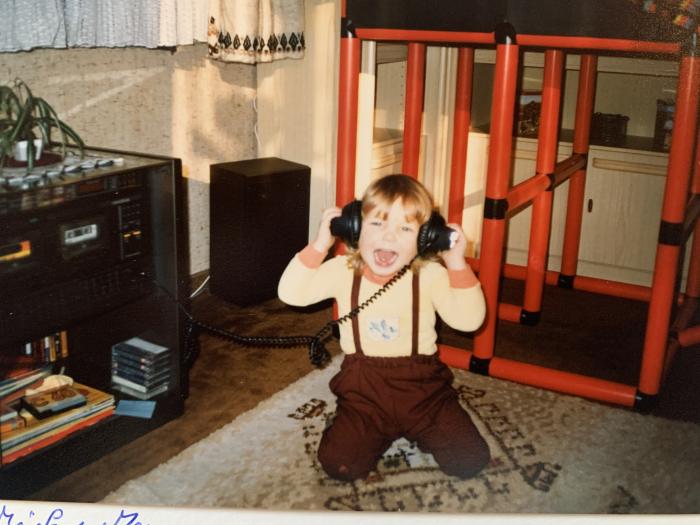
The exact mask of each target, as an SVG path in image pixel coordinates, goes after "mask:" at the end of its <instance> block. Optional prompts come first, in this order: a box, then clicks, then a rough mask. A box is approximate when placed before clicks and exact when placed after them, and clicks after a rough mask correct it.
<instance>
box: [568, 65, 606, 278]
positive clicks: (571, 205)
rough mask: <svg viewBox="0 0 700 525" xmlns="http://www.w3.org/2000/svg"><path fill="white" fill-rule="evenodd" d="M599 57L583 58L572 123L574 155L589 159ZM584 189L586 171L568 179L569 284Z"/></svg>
mask: <svg viewBox="0 0 700 525" xmlns="http://www.w3.org/2000/svg"><path fill="white" fill-rule="evenodd" d="M597 63H598V57H596V56H594V55H582V56H581V67H580V72H579V78H578V95H577V97H576V117H575V119H574V145H573V153H574V154H577V153H578V154H581V155H588V141H589V135H590V130H591V116H592V115H593V102H594V99H595V89H596V68H597ZM585 186H586V167H585V166H584V167H583V168H582V169H580V170H578V171H577V172H576V173H575V174H574V175H573V176H572V177H571V178H570V179H569V194H568V200H567V205H566V222H565V226H564V244H563V248H562V257H561V269H560V272H561V274H562V276H563V277H564V278H565V279H567V278H568V279H569V280H572V279H573V278H574V276H575V275H576V270H577V266H578V251H579V245H580V241H581V223H582V220H583V200H584V194H585Z"/></svg>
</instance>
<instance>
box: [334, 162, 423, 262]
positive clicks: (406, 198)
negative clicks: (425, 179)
mask: <svg viewBox="0 0 700 525" xmlns="http://www.w3.org/2000/svg"><path fill="white" fill-rule="evenodd" d="M397 199H398V200H400V201H401V204H402V206H403V208H404V210H405V211H406V220H407V221H409V222H410V221H414V220H415V221H416V222H417V223H418V224H419V225H420V226H422V225H423V224H425V223H426V222H428V219H430V214H431V213H432V211H433V198H432V196H431V195H430V193H429V192H428V190H427V189H426V188H425V186H423V185H422V184H421V183H420V182H418V180H417V179H414V178H412V177H409V176H408V175H403V174H400V173H399V174H394V175H386V176H385V177H382V178H380V179H376V180H375V181H374V182H372V183H371V184H370V185H369V186H368V187H367V189H366V190H365V194H364V195H363V197H362V219H363V221H364V219H365V217H368V216H369V215H370V214H371V213H372V212H373V211H374V210H375V209H376V208H377V207H384V208H387V209H388V208H390V207H391V205H392V204H393V203H394V202H395V201H396V200H397ZM347 253H348V266H349V267H350V268H352V269H353V270H355V272H358V273H359V272H362V268H363V267H364V262H363V261H362V257H361V255H360V251H359V250H358V249H352V248H349V249H348V252H347ZM424 262H425V260H424V259H423V258H422V257H418V258H416V259H415V260H414V261H413V264H412V265H411V270H413V271H414V272H415V271H418V269H419V268H420V266H421V265H422V264H423V263H424Z"/></svg>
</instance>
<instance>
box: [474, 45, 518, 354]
mask: <svg viewBox="0 0 700 525" xmlns="http://www.w3.org/2000/svg"><path fill="white" fill-rule="evenodd" d="M518 51H519V48H518V45H517V44H515V43H513V42H511V41H507V42H506V43H500V44H498V45H497V46H496V66H495V73H494V84H493V103H492V105H491V139H490V146H489V157H488V173H487V180H486V200H485V204H484V222H483V226H482V234H481V242H482V244H481V262H480V266H481V269H480V272H479V279H480V281H481V286H482V289H483V291H484V296H485V298H486V320H485V321H484V325H483V326H482V328H481V329H480V331H479V332H477V334H476V335H475V336H474V357H476V358H477V359H482V360H484V359H490V358H491V357H492V356H493V350H494V344H495V340H496V322H497V315H498V289H499V280H500V277H501V265H502V264H503V243H504V240H505V229H506V218H505V217H506V208H507V204H508V203H507V201H506V196H507V194H508V186H509V181H510V166H511V155H512V149H513V112H514V108H515V90H516V85H517V77H518Z"/></svg>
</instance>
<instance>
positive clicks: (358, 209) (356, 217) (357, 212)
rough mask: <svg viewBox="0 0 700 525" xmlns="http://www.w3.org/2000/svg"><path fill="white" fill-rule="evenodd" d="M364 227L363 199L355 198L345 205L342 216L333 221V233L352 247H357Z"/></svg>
mask: <svg viewBox="0 0 700 525" xmlns="http://www.w3.org/2000/svg"><path fill="white" fill-rule="evenodd" d="M361 227H362V201H359V200H354V201H352V202H350V203H348V204H346V205H345V206H343V210H342V213H341V215H340V217H336V218H335V219H333V220H332V221H331V233H332V234H333V235H334V236H336V237H340V238H341V239H342V240H343V241H344V242H345V243H346V244H347V245H348V246H350V247H351V248H357V243H358V241H359V240H360V228H361Z"/></svg>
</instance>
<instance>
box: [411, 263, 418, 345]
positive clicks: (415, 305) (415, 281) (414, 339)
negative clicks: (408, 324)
mask: <svg viewBox="0 0 700 525" xmlns="http://www.w3.org/2000/svg"><path fill="white" fill-rule="evenodd" d="M419 282H420V281H419V279H418V273H414V274H413V308H412V310H413V312H412V313H413V315H412V319H413V323H412V324H413V328H412V333H411V355H412V356H414V355H418V324H419V323H418V321H419V320H420V319H419V315H420V300H419V298H420V285H419Z"/></svg>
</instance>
